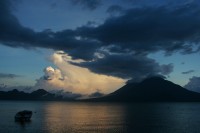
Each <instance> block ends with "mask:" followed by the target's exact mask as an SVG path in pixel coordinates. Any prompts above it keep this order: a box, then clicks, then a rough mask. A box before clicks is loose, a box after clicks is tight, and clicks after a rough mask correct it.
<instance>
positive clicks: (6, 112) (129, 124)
mask: <svg viewBox="0 0 200 133" xmlns="http://www.w3.org/2000/svg"><path fill="white" fill-rule="evenodd" d="M24 109H26V110H32V111H33V112H34V113H33V116H32V120H31V122H28V123H19V122H15V121H14V116H15V114H16V112H18V111H21V110H24ZM90 132H91V133H200V103H133V104H122V103H121V104H117V103H77V102H75V103H73V102H39V101H38V102H32V101H0V133H90Z"/></svg>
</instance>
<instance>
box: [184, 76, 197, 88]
mask: <svg viewBox="0 0 200 133" xmlns="http://www.w3.org/2000/svg"><path fill="white" fill-rule="evenodd" d="M184 87H185V88H187V89H189V90H192V91H196V92H200V77H196V76H193V77H192V78H190V80H189V82H188V83H187V84H186V85H185V86H184Z"/></svg>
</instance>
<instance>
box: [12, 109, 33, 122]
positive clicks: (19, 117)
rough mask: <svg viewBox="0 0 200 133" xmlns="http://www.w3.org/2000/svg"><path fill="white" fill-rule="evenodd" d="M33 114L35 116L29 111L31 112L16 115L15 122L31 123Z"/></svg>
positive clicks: (25, 111) (26, 111)
mask: <svg viewBox="0 0 200 133" xmlns="http://www.w3.org/2000/svg"><path fill="white" fill-rule="evenodd" d="M32 114H33V113H32V111H29V110H24V111H20V112H18V113H17V114H16V115H15V120H16V121H30V119H31V117H32Z"/></svg>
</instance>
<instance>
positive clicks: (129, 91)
mask: <svg viewBox="0 0 200 133" xmlns="http://www.w3.org/2000/svg"><path fill="white" fill-rule="evenodd" d="M89 101H105V102H193V101H200V93H197V92H193V91H189V90H187V89H185V88H183V87H181V86H179V85H176V84H174V83H172V82H170V81H167V80H165V79H162V78H160V77H152V78H148V79H145V80H144V81H142V82H140V83H128V84H126V85H125V86H123V87H122V88H120V89H118V90H117V91H115V92H113V93H111V94H109V95H107V96H104V97H101V98H95V99H91V100H89Z"/></svg>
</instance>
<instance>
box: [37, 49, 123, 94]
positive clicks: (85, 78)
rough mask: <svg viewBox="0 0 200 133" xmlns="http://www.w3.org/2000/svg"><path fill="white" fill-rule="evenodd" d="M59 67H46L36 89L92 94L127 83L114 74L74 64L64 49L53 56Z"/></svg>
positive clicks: (111, 90) (114, 88) (106, 91)
mask: <svg viewBox="0 0 200 133" xmlns="http://www.w3.org/2000/svg"><path fill="white" fill-rule="evenodd" d="M51 60H52V62H53V63H54V65H55V66H57V68H53V67H51V66H49V67H47V68H45V69H44V76H43V77H41V78H40V79H39V80H37V83H36V85H35V88H36V89H39V88H44V89H46V90H55V89H57V90H61V89H63V90H64V91H66V92H67V91H68V92H73V93H81V94H91V93H94V92H97V91H100V92H102V93H110V92H113V91H115V90H116V89H118V88H120V87H121V86H123V85H124V84H125V82H126V81H125V80H124V79H121V78H116V77H112V76H106V75H100V74H95V73H92V72H91V71H89V70H88V69H86V68H82V67H78V66H74V65H72V64H70V63H69V62H70V61H72V62H81V61H82V60H73V59H72V58H71V57H70V56H68V55H67V54H64V53H63V52H62V51H59V52H56V53H54V54H53V55H52V57H51Z"/></svg>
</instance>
